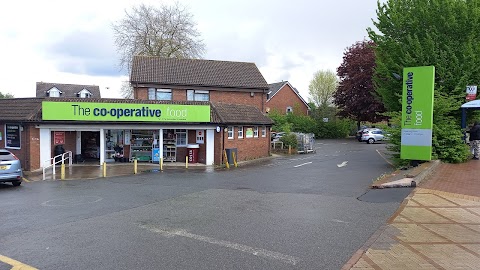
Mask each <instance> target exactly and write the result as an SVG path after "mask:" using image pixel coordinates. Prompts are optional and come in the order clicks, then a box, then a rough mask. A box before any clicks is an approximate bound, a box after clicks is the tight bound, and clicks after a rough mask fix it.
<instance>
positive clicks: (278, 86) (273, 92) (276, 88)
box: [267, 81, 310, 110]
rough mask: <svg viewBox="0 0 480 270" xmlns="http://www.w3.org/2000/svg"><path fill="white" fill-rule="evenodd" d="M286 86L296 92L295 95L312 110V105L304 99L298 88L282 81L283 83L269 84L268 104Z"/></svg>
mask: <svg viewBox="0 0 480 270" xmlns="http://www.w3.org/2000/svg"><path fill="white" fill-rule="evenodd" d="M285 85H288V86H290V88H291V89H292V90H293V92H295V94H296V95H297V96H298V98H299V99H300V100H301V101H302V102H303V103H304V104H305V106H307V108H308V109H309V110H310V105H308V103H307V102H306V101H305V100H304V99H303V98H302V96H301V95H300V93H299V92H298V90H297V88H295V87H293V86H292V85H291V84H290V83H289V82H288V81H282V82H277V83H271V84H269V85H268V86H269V88H268V99H267V102H268V101H270V100H271V99H272V98H273V96H275V95H276V94H277V93H278V92H279V91H280V90H281V89H283V87H284V86H285Z"/></svg>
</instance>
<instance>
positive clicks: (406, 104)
mask: <svg viewBox="0 0 480 270" xmlns="http://www.w3.org/2000/svg"><path fill="white" fill-rule="evenodd" d="M434 84H435V67H433V66H427V67H411V68H404V70H403V96H402V144H401V149H400V157H401V158H402V159H411V160H431V159H432V127H433V90H434Z"/></svg>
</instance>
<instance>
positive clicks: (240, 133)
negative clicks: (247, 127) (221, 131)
mask: <svg viewBox="0 0 480 270" xmlns="http://www.w3.org/2000/svg"><path fill="white" fill-rule="evenodd" d="M237 128H238V138H239V139H243V126H240V127H237Z"/></svg>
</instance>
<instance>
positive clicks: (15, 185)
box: [12, 181, 22, 187]
mask: <svg viewBox="0 0 480 270" xmlns="http://www.w3.org/2000/svg"><path fill="white" fill-rule="evenodd" d="M21 184H22V182H20V181H13V182H12V185H13V186H14V187H18V186H20V185H21Z"/></svg>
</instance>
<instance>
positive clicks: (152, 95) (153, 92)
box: [148, 87, 173, 100]
mask: <svg viewBox="0 0 480 270" xmlns="http://www.w3.org/2000/svg"><path fill="white" fill-rule="evenodd" d="M159 93H169V94H170V98H169V99H163V98H159V97H158V94H159ZM172 99H173V93H172V89H164V88H153V87H151V88H148V100H172Z"/></svg>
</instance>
